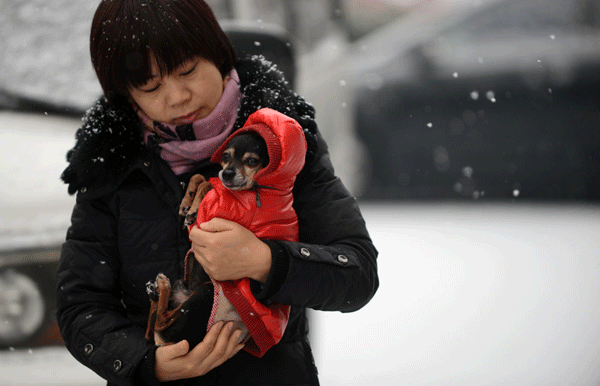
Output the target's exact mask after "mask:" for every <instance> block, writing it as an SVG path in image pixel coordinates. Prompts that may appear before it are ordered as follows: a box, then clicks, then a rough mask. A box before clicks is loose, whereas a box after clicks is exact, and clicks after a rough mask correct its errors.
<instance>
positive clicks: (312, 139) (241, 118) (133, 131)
mask: <svg viewBox="0 0 600 386" xmlns="http://www.w3.org/2000/svg"><path fill="white" fill-rule="evenodd" d="M235 68H236V70H237V72H238V74H239V77H240V88H241V91H242V95H243V99H242V106H241V107H240V111H239V112H238V118H237V120H236V123H235V125H234V130H237V129H239V128H241V127H242V126H243V125H244V123H245V122H246V121H247V119H248V117H249V116H250V115H251V114H252V113H254V112H255V111H257V110H259V109H261V108H262V107H269V108H272V109H274V110H276V111H279V112H281V113H283V114H286V115H288V116H290V117H292V118H294V119H295V120H296V121H297V122H299V123H300V125H301V126H302V128H303V129H304V135H305V138H306V141H307V143H308V150H307V152H306V159H307V160H310V159H312V158H314V155H315V154H316V152H317V125H316V123H315V121H314V108H313V107H312V106H311V105H310V104H308V103H306V101H304V99H303V98H302V97H300V96H299V95H297V94H296V93H294V92H293V91H291V90H290V89H289V88H288V85H287V82H286V81H285V79H284V77H283V74H282V73H281V72H280V71H279V70H277V68H276V67H275V65H273V64H272V63H271V62H269V61H267V60H265V59H264V57H262V56H251V57H244V58H241V59H240V60H238V62H237V63H236V65H235ZM75 137H76V143H75V146H74V147H73V149H71V150H69V152H68V153H67V161H68V162H69V165H68V166H67V168H66V169H65V170H64V172H63V173H62V175H61V178H62V180H63V181H64V182H65V183H67V184H69V193H70V194H73V193H75V192H77V191H78V190H79V189H80V188H82V187H84V186H87V187H90V186H96V187H97V186H104V187H103V189H102V190H110V189H113V188H115V187H116V186H117V185H118V184H119V183H120V181H122V179H123V178H124V177H125V175H126V174H127V172H128V171H129V170H131V169H132V168H134V167H135V166H136V165H137V164H138V163H139V160H140V157H141V156H143V155H144V154H148V153H149V150H148V149H147V148H146V146H145V145H144V142H143V139H142V132H141V129H140V123H139V118H138V116H137V114H136V113H135V111H133V109H132V108H131V106H129V105H127V106H113V105H111V104H110V103H108V101H107V100H106V99H105V98H100V99H99V100H98V101H97V102H96V104H95V105H94V106H93V107H92V108H91V109H90V110H88V112H87V113H86V116H85V117H84V124H83V126H82V127H81V128H80V129H79V130H77V132H76V135H75Z"/></svg>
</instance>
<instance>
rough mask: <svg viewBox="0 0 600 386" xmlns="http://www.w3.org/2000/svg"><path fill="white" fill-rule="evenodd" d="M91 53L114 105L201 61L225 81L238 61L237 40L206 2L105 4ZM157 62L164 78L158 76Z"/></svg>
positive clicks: (120, 0) (106, 0) (115, 0)
mask: <svg viewBox="0 0 600 386" xmlns="http://www.w3.org/2000/svg"><path fill="white" fill-rule="evenodd" d="M90 52H91V56H92V64H93V66H94V69H95V70H96V74H97V76H98V80H99V81H100V84H101V86H102V89H103V91H104V94H105V96H106V97H107V98H108V99H109V100H110V101H111V102H114V101H115V99H116V98H118V97H128V96H129V88H130V87H138V86H141V85H143V84H145V83H146V82H147V81H148V80H149V79H150V78H151V77H152V75H160V76H164V75H168V74H170V73H172V72H173V71H174V70H176V69H177V68H178V67H180V66H181V65H182V64H183V63H184V62H186V61H188V60H190V59H193V58H195V57H201V58H203V59H206V60H208V61H210V62H212V63H213V64H214V65H215V66H216V67H217V68H218V69H219V71H220V72H221V74H222V75H223V76H225V75H226V74H228V73H229V71H231V69H232V68H233V66H234V64H235V60H236V55H235V50H234V48H233V45H232V44H231V41H230V40H229V38H228V37H227V35H226V34H225V33H224V32H223V30H222V29H221V27H220V26H219V23H218V22H217V20H216V18H215V16H214V14H213V12H212V10H211V9H210V7H209V6H208V5H207V4H206V3H205V2H204V1H202V0H103V1H102V2H101V3H100V5H99V6H98V9H97V10H96V13H95V15H94V20H93V22H92V30H91V35H90ZM152 58H154V59H155V60H156V63H157V66H158V69H159V71H160V74H152V71H151V60H152Z"/></svg>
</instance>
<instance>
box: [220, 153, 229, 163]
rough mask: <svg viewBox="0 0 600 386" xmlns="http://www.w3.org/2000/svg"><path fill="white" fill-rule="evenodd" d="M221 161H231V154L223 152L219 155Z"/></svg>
mask: <svg viewBox="0 0 600 386" xmlns="http://www.w3.org/2000/svg"><path fill="white" fill-rule="evenodd" d="M221 161H223V162H229V161H231V156H230V155H229V153H223V155H222V156H221Z"/></svg>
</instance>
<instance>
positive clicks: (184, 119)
mask: <svg viewBox="0 0 600 386" xmlns="http://www.w3.org/2000/svg"><path fill="white" fill-rule="evenodd" d="M201 116H202V111H201V110H196V111H194V112H192V113H189V114H188V115H182V116H181V117H178V118H175V119H174V120H173V124H174V125H189V124H190V123H192V122H194V121H195V120H197V119H199V118H200V117H201Z"/></svg>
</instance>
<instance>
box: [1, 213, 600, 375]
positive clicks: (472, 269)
mask: <svg viewBox="0 0 600 386" xmlns="http://www.w3.org/2000/svg"><path fill="white" fill-rule="evenodd" d="M362 209H363V214H364V216H365V219H366V221H367V224H368V226H369V230H370V232H371V236H372V237H373V240H374V242H375V245H376V246H377V248H378V249H379V252H380V255H379V261H378V263H379V276H380V280H381V286H380V288H379V291H378V293H377V294H376V295H375V298H374V299H373V300H372V301H371V302H370V303H369V304H368V305H367V306H366V307H365V308H363V309H362V310H360V311H358V312H355V313H350V314H341V313H337V312H335V313H324V312H312V313H311V318H312V319H311V323H312V343H313V346H314V351H315V356H316V361H317V365H318V367H319V372H320V379H321V383H322V385H323V386H337V385H343V386H350V385H367V384H373V385H390V386H391V385H437V386H450V385H461V386H464V385H507V386H508V385H511V386H512V385H582V386H583V385H586V386H587V385H591V384H597V383H598V382H599V381H600V350H599V349H598V347H600V330H599V329H598V328H597V326H598V321H599V320H600V259H599V257H600V252H598V251H599V250H600V241H599V240H598V236H597V235H598V234H600V207H598V206H564V205H560V206H559V205H556V206H555V205H528V204H518V203H515V204H510V205H506V204H504V205H500V204H480V203H477V204H475V205H459V204H418V205H417V204H415V205H408V204H404V205H400V204H396V205H394V204H392V205H389V204H388V205H374V204H368V205H367V204H365V205H363V206H362ZM100 384H103V382H102V381H100V380H99V378H98V377H97V376H96V375H95V374H94V373H92V372H91V371H90V370H88V369H86V368H85V367H83V366H82V365H80V364H79V363H77V362H76V361H75V360H74V359H72V357H71V356H70V355H69V354H68V353H67V352H66V350H64V349H63V348H44V349H32V350H31V351H29V350H22V351H19V350H14V351H0V385H1V386H12V385H100Z"/></svg>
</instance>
